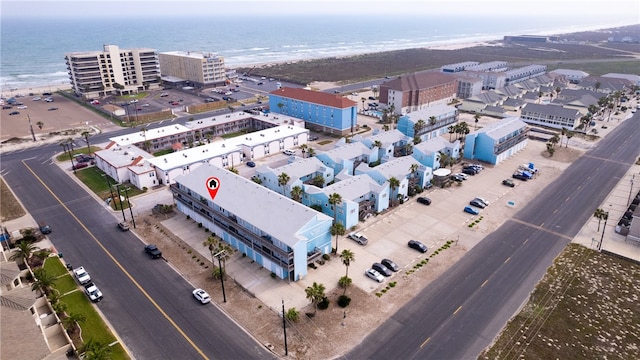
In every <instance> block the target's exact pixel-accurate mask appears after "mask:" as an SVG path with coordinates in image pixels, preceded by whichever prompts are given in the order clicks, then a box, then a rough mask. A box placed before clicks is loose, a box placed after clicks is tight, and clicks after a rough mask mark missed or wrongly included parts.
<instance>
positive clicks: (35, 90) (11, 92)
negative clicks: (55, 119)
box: [0, 83, 71, 98]
mask: <svg viewBox="0 0 640 360" xmlns="http://www.w3.org/2000/svg"><path fill="white" fill-rule="evenodd" d="M69 89H71V84H68V83H59V84H52V85H46V86H38V87H30V88H20V89H17V88H11V89H7V88H5V87H0V95H1V96H2V98H10V97H14V96H31V95H29V94H33V95H42V93H45V92H51V93H52V92H56V91H61V90H69Z"/></svg>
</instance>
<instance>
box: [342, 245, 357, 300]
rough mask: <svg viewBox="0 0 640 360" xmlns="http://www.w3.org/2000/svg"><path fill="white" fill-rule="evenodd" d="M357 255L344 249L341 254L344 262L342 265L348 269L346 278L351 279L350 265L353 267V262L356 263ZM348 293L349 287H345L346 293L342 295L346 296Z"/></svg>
mask: <svg viewBox="0 0 640 360" xmlns="http://www.w3.org/2000/svg"><path fill="white" fill-rule="evenodd" d="M355 259H356V255H355V254H354V253H353V251H351V250H349V249H344V250H342V252H341V253H340V260H342V263H343V264H344V266H345V268H346V272H345V274H344V277H345V278H347V279H348V278H349V265H351V262H352V261H356V260H355ZM346 293H347V287H346V286H345V287H344V292H343V293H342V295H345V294H346Z"/></svg>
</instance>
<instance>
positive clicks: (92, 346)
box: [78, 339, 111, 360]
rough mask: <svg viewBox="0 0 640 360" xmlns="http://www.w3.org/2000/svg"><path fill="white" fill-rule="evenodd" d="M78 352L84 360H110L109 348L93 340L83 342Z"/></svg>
mask: <svg viewBox="0 0 640 360" xmlns="http://www.w3.org/2000/svg"><path fill="white" fill-rule="evenodd" d="M78 351H79V352H80V353H81V354H83V359H85V360H108V359H111V347H110V346H109V345H108V344H103V343H101V342H99V341H95V340H93V339H89V340H87V341H85V343H84V344H82V346H81V347H80V349H78Z"/></svg>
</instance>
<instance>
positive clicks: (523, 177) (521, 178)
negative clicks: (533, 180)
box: [511, 173, 529, 181]
mask: <svg viewBox="0 0 640 360" xmlns="http://www.w3.org/2000/svg"><path fill="white" fill-rule="evenodd" d="M511 177H513V178H514V179H518V180H521V181H527V180H529V178H527V177H526V176H524V175H522V174H520V173H516V174H513V175H512V176H511Z"/></svg>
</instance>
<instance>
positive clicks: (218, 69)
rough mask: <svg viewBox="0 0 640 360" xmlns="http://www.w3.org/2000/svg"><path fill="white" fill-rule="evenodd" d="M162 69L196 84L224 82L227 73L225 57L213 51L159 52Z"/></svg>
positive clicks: (165, 72)
mask: <svg viewBox="0 0 640 360" xmlns="http://www.w3.org/2000/svg"><path fill="white" fill-rule="evenodd" d="M159 59H160V71H161V73H162V75H163V76H171V77H175V78H178V79H181V80H183V81H185V82H186V81H189V82H193V83H194V85H196V86H202V87H203V86H207V85H217V84H224V82H225V81H226V74H225V68H224V57H222V56H218V55H215V54H213V53H204V52H194V51H170V52H162V53H160V54H159Z"/></svg>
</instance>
